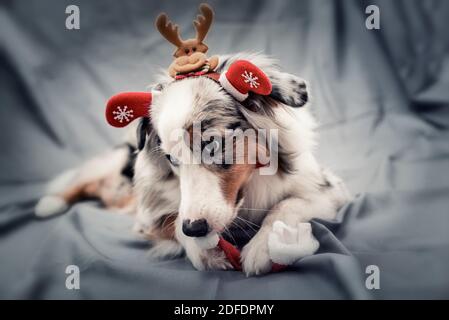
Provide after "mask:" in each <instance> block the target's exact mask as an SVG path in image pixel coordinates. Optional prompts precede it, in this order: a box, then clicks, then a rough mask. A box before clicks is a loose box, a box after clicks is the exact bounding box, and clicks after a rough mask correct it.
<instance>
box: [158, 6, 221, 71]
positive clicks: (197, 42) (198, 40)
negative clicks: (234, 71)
mask: <svg viewBox="0 0 449 320" xmlns="http://www.w3.org/2000/svg"><path fill="white" fill-rule="evenodd" d="M200 11H201V13H202V15H198V17H197V20H195V21H194V22H193V24H194V26H195V29H196V37H195V38H194V39H188V40H182V38H181V36H180V34H179V27H178V26H177V25H174V24H173V23H172V22H171V21H169V20H168V17H167V15H166V14H165V13H163V14H161V15H159V16H158V18H157V19H156V27H157V29H158V30H159V32H160V33H161V34H162V36H164V38H165V39H167V40H168V41H169V42H170V43H172V44H174V45H175V46H176V48H177V49H176V51H175V53H174V54H173V56H174V57H175V58H176V59H175V61H174V62H173V63H172V64H171V65H170V67H169V74H170V75H171V76H172V77H174V76H175V75H176V74H181V73H188V72H192V71H195V70H198V69H200V68H201V67H203V66H204V65H205V64H206V63H210V64H212V66H211V67H212V69H213V68H215V67H216V65H217V62H218V61H215V60H216V59H212V60H211V61H210V60H209V59H208V58H207V56H206V52H207V50H208V49H209V48H208V47H207V45H206V44H204V43H203V41H204V39H205V38H206V35H207V32H208V31H209V28H210V26H211V24H212V20H213V16H214V13H213V11H212V9H211V7H209V6H208V5H207V4H201V5H200Z"/></svg>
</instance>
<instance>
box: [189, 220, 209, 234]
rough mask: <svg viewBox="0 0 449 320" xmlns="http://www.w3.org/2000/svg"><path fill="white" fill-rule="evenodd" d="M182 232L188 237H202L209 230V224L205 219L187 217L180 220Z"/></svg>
mask: <svg viewBox="0 0 449 320" xmlns="http://www.w3.org/2000/svg"><path fill="white" fill-rule="evenodd" d="M182 232H184V234H185V235H186V236H188V237H204V236H205V235H207V234H208V232H209V224H208V223H207V221H206V219H199V220H195V221H190V220H189V219H187V220H184V221H183V222H182Z"/></svg>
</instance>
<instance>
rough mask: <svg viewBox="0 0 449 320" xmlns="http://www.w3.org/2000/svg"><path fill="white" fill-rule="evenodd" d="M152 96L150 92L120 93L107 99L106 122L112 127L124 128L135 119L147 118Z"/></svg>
mask: <svg viewBox="0 0 449 320" xmlns="http://www.w3.org/2000/svg"><path fill="white" fill-rule="evenodd" d="M152 99H153V96H152V94H151V93H150V92H122V93H119V94H117V95H115V96H113V97H112V98H110V99H109V101H108V103H107V106H106V120H107V121H108V123H109V124H110V125H111V126H113V127H118V128H121V127H125V126H127V125H128V124H130V123H131V122H132V121H134V120H135V119H138V118H140V117H149V112H150V108H151V102H152Z"/></svg>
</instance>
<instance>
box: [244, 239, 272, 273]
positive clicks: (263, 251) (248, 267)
mask: <svg viewBox="0 0 449 320" xmlns="http://www.w3.org/2000/svg"><path fill="white" fill-rule="evenodd" d="M241 259H242V268H243V271H244V272H245V273H246V275H247V276H253V275H261V274H264V273H268V272H270V270H271V266H272V262H271V258H270V255H269V251H268V235H267V234H266V232H263V231H262V232H261V231H259V233H258V234H257V235H256V236H255V237H254V238H253V239H252V240H251V241H250V242H249V243H248V244H247V245H246V246H245V247H244V248H243V250H242V253H241Z"/></svg>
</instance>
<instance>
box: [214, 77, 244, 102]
mask: <svg viewBox="0 0 449 320" xmlns="http://www.w3.org/2000/svg"><path fill="white" fill-rule="evenodd" d="M218 82H220V84H221V86H222V87H223V88H224V89H225V90H226V91H227V92H228V93H229V94H230V95H231V96H233V97H234V98H236V99H237V100H238V101H240V102H242V101H244V100H245V99H246V98H248V94H247V93H241V92H240V91H238V90H237V89H236V88H234V87H233V86H232V84H231V83H230V82H229V80H228V78H227V77H226V72H224V73H222V74H221V75H220V78H219V79H218Z"/></svg>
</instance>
